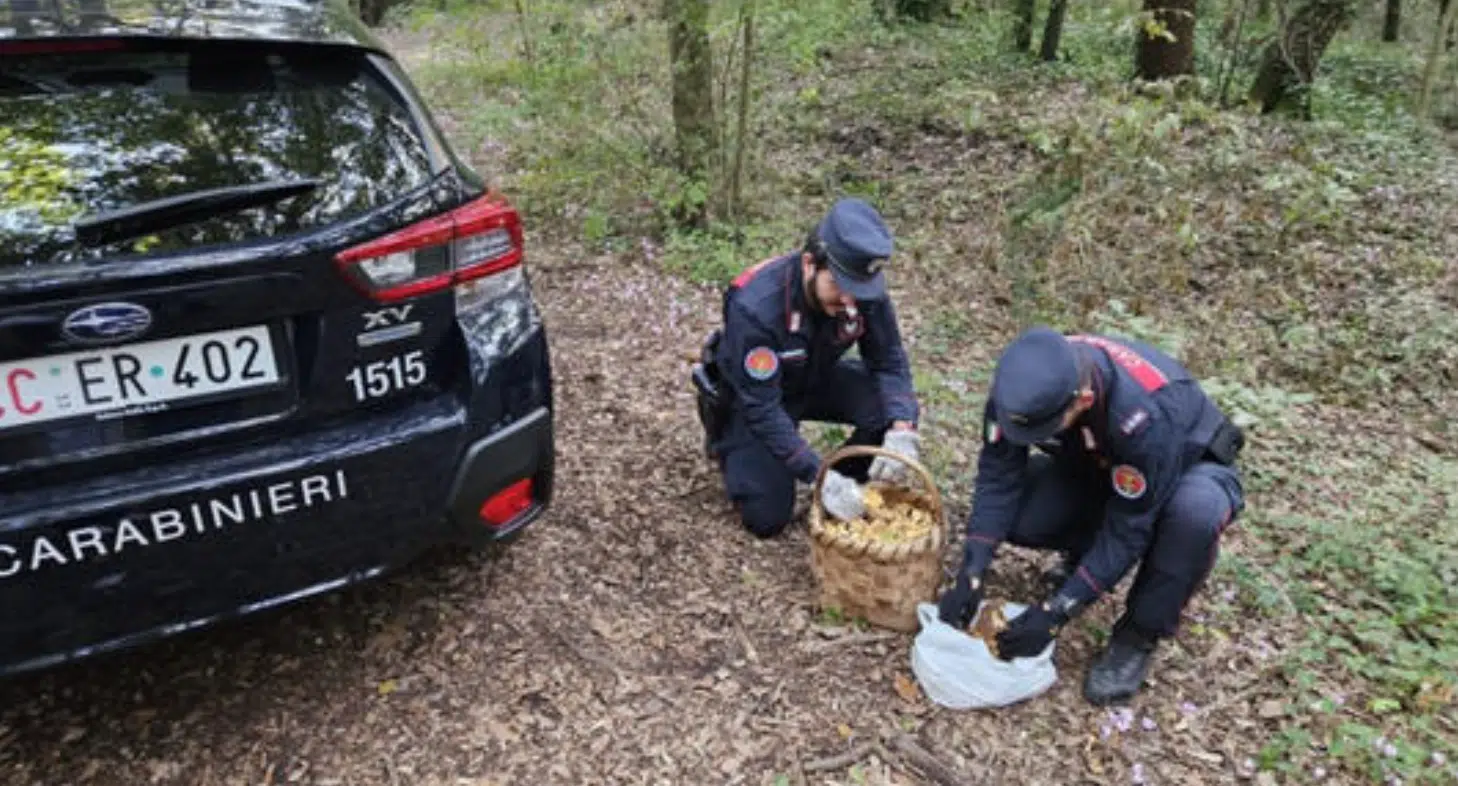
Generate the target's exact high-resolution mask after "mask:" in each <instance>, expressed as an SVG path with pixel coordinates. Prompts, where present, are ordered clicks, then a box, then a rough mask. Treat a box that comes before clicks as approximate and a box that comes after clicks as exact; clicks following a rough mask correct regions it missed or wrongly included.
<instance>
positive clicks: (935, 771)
mask: <svg viewBox="0 0 1458 786" xmlns="http://www.w3.org/2000/svg"><path fill="white" fill-rule="evenodd" d="M890 741H891V745H892V747H894V748H895V749H896V751H897V752H898V753H900V754H901V755H902V756H905V757H906V758H907V759H908V760H910V762H911V764H912V766H913V767H915V768H916V769H918V770H921V771H922V772H923V773H924V774H926V775H927V776H928V777H930V778H931V779H932V780H934V781H936V782H937V783H941V784H945V786H966V785H967V784H968V783H969V782H970V779H969V778H967V777H966V776H965V775H962V774H961V773H959V772H957V770H956V769H955V768H953V767H952V766H951V765H950V764H947V763H946V762H944V761H942V760H941V759H939V758H937V757H936V756H934V755H932V754H931V753H930V752H929V751H927V749H925V748H923V747H921V746H920V745H918V744H916V742H915V741H913V740H912V739H911V738H910V737H908V736H906V735H905V734H897V735H896V736H894V737H892V738H891V740H890ZM876 747H877V748H878V749H879V750H880V753H881V756H882V758H885V759H888V760H889V759H891V756H890V755H889V754H888V753H886V752H885V748H882V747H881V746H880V745H877V746H876Z"/></svg>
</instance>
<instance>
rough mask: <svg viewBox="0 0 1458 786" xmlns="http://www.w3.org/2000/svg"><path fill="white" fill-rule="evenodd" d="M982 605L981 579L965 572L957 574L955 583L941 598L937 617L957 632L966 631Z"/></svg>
mask: <svg viewBox="0 0 1458 786" xmlns="http://www.w3.org/2000/svg"><path fill="white" fill-rule="evenodd" d="M981 605H982V578H981V577H980V576H973V575H971V574H970V573H967V572H965V571H964V572H961V573H958V574H957V583H956V584H954V585H953V586H952V588H951V589H949V590H947V594H945V595H943V596H942V602H941V605H940V606H939V607H938V609H937V616H939V617H941V618H942V622H945V623H947V624H948V625H951V626H953V627H955V628H957V629H958V630H966V628H967V626H968V625H970V624H972V618H973V617H974V616H976V614H977V608H978V607H979V606H981Z"/></svg>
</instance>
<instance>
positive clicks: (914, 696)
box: [891, 673, 921, 703]
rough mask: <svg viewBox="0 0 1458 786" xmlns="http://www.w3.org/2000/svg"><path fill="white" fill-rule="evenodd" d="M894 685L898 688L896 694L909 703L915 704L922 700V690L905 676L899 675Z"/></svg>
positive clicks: (893, 681) (894, 680)
mask: <svg viewBox="0 0 1458 786" xmlns="http://www.w3.org/2000/svg"><path fill="white" fill-rule="evenodd" d="M891 682H892V684H893V685H895V687H896V694H897V695H898V696H900V697H901V698H902V699H905V700H906V701H908V702H912V703H915V702H916V701H917V700H918V699H920V698H921V688H919V687H917V684H916V683H915V682H913V681H911V680H910V679H908V678H907V676H906V675H905V674H899V673H898V674H897V675H896V677H895V679H893V680H892V681H891Z"/></svg>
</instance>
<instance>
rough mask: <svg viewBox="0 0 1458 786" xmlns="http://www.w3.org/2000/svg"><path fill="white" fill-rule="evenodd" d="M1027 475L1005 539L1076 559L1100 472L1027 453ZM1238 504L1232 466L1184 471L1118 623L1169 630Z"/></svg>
mask: <svg viewBox="0 0 1458 786" xmlns="http://www.w3.org/2000/svg"><path fill="white" fill-rule="evenodd" d="M1027 477H1028V480H1027V482H1026V483H1025V484H1024V491H1023V497H1022V500H1021V501H1020V503H1019V507H1018V517H1017V520H1016V522H1015V523H1014V524H1013V528H1012V531H1011V532H1010V533H1008V538H1007V539H1008V541H1009V542H1011V543H1013V544H1016V545H1018V546H1023V547H1026V548H1031V549H1042V550H1057V551H1062V552H1066V553H1068V554H1069V555H1071V556H1072V557H1073V560H1074V562H1073V564H1075V565H1076V564H1077V561H1078V559H1079V558H1080V557H1081V556H1082V555H1083V554H1084V552H1085V551H1087V550H1088V548H1089V547H1090V546H1091V545H1092V543H1093V539H1094V535H1095V534H1097V532H1098V527H1099V524H1100V522H1102V520H1103V512H1104V505H1105V503H1106V502H1107V500H1108V498H1109V495H1110V493H1111V492H1110V490H1109V480H1108V473H1107V472H1106V471H1099V470H1095V469H1094V468H1093V467H1091V466H1089V465H1087V464H1085V463H1083V462H1078V463H1074V462H1066V461H1057V460H1055V459H1053V458H1051V457H1050V456H1047V455H1041V454H1037V453H1035V454H1034V455H1032V456H1029V457H1028V476H1027ZM1244 507H1245V492H1244V490H1243V488H1242V485H1241V480H1240V474H1239V472H1238V471H1237V470H1236V469H1235V468H1233V467H1229V466H1226V465H1224V464H1220V463H1217V462H1213V461H1205V462H1201V463H1199V464H1195V465H1194V466H1192V467H1190V468H1189V469H1188V470H1186V471H1185V474H1184V475H1183V476H1182V477H1181V478H1180V480H1179V486H1178V487H1177V488H1176V489H1175V493H1174V495H1173V496H1172V497H1170V500H1169V502H1167V503H1165V506H1164V509H1163V510H1161V511H1160V512H1159V517H1158V519H1156V521H1155V525H1154V537H1153V539H1152V540H1151V541H1150V545H1149V548H1148V550H1147V551H1146V552H1145V553H1144V556H1143V560H1142V562H1141V564H1140V565H1139V572H1138V573H1137V574H1136V575H1135V577H1134V584H1133V586H1132V587H1131V588H1130V590H1129V599H1128V604H1127V611H1126V614H1125V617H1124V619H1123V620H1122V621H1121V622H1122V623H1123V624H1132V625H1133V626H1134V627H1135V629H1137V630H1141V631H1144V632H1147V633H1149V634H1152V635H1155V636H1158V637H1160V638H1165V637H1168V636H1172V635H1174V634H1175V632H1176V631H1177V630H1178V628H1179V622H1180V614H1181V612H1182V611H1183V610H1184V607H1185V604H1186V603H1188V602H1189V599H1190V598H1191V597H1193V596H1194V594H1195V592H1196V591H1197V590H1199V588H1200V586H1201V585H1202V584H1204V582H1205V579H1206V578H1208V577H1209V574H1210V570H1211V569H1212V568H1213V567H1214V566H1215V559H1216V557H1217V556H1218V554H1219V548H1220V536H1221V535H1222V534H1223V533H1224V531H1225V529H1226V527H1228V526H1230V523H1231V522H1232V521H1233V520H1234V519H1235V518H1236V516H1238V515H1239V514H1240V512H1241V510H1243V509H1244Z"/></svg>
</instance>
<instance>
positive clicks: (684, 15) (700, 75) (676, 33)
mask: <svg viewBox="0 0 1458 786" xmlns="http://www.w3.org/2000/svg"><path fill="white" fill-rule="evenodd" d="M664 10H665V13H664V16H665V18H666V19H667V20H668V53H669V63H670V66H671V68H672V70H673V127H674V131H675V133H676V136H677V141H678V168H679V171H680V172H682V173H683V174H684V175H685V176H686V177H688V178H689V180H691V181H694V182H698V183H703V184H706V183H707V181H708V177H709V162H710V161H712V160H713V158H714V154H715V152H716V150H717V148H718V140H717V139H716V138H715V133H714V129H715V123H714V63H713V55H712V51H711V50H710V48H709V0H664ZM700 193H703V194H707V193H708V189H707V187H705V188H703V189H700ZM678 213H679V216H678V219H679V220H680V221H681V222H683V223H684V224H687V225H690V226H697V227H702V226H704V225H705V224H706V223H707V221H708V201H707V199H696V200H694V201H693V203H692V204H685V205H681V206H680V209H679V211H678Z"/></svg>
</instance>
